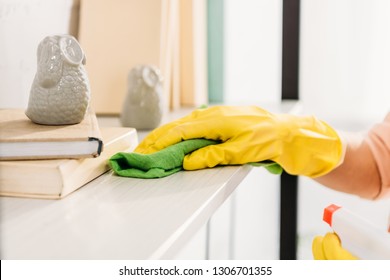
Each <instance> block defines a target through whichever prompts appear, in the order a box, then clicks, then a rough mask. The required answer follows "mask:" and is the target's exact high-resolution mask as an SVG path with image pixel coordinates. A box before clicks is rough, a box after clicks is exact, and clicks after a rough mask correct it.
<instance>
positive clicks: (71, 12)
mask: <svg viewBox="0 0 390 280" xmlns="http://www.w3.org/2000/svg"><path fill="white" fill-rule="evenodd" d="M78 5H79V0H0V76H1V79H0V108H26V107H27V103H28V96H29V94H30V87H31V84H32V81H33V78H34V75H35V70H36V49H37V46H38V44H39V42H40V41H41V40H42V39H43V38H44V37H45V36H47V35H51V34H63V33H70V34H73V35H75V33H76V32H77V11H78V10H77V6H78Z"/></svg>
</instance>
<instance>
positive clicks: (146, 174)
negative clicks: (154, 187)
mask: <svg viewBox="0 0 390 280" xmlns="http://www.w3.org/2000/svg"><path fill="white" fill-rule="evenodd" d="M218 143H219V142H217V141H214V140H208V139H190V140H185V141H182V142H179V143H177V144H174V145H172V146H169V147H167V148H165V149H163V150H160V151H158V152H155V153H153V154H139V153H124V152H120V153H117V154H115V155H113V156H112V157H111V158H110V159H109V164H110V166H111V168H112V169H113V170H114V172H115V173H116V174H117V175H119V176H123V177H134V178H144V179H149V178H161V177H165V176H168V175H171V174H173V173H176V172H178V171H180V170H183V160H184V156H185V155H187V154H189V153H191V152H193V151H195V150H197V149H200V148H203V147H206V146H208V145H215V144H218ZM251 164H252V165H254V166H263V167H264V168H266V169H267V170H268V171H269V172H271V173H273V174H281V173H282V171H283V169H282V168H281V167H280V166H279V164H277V163H274V162H271V161H265V162H259V163H251Z"/></svg>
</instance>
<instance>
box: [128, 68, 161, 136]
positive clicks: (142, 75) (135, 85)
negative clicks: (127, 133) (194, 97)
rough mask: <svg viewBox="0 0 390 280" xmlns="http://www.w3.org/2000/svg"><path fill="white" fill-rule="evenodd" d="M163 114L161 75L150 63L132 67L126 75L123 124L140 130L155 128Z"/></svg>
mask: <svg viewBox="0 0 390 280" xmlns="http://www.w3.org/2000/svg"><path fill="white" fill-rule="evenodd" d="M162 116H163V106H162V77H161V74H160V70H159V69H158V68H157V67H155V66H152V65H141V66H137V67H135V68H133V69H132V70H131V71H130V72H129V76H128V89H127V96H126V99H125V102H124V103H123V108H122V113H121V122H122V125H123V126H127V127H134V128H137V129H140V130H149V129H154V128H156V127H157V126H158V125H159V124H160V122H161V119H162Z"/></svg>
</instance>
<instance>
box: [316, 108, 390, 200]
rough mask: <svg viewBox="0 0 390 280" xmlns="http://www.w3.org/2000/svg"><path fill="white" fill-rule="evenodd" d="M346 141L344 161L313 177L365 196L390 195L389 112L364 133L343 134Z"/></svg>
mask: <svg viewBox="0 0 390 280" xmlns="http://www.w3.org/2000/svg"><path fill="white" fill-rule="evenodd" d="M345 143H346V153H345V158H344V161H343V163H342V164H341V165H340V166H338V167H337V168H335V169H334V170H333V171H331V172H330V173H328V174H326V175H324V176H321V177H318V178H316V180H317V181H318V182H320V183H321V184H323V185H325V186H328V187H330V188H332V189H335V190H338V191H342V192H347V193H352V194H357V195H359V196H361V197H364V198H370V199H375V198H378V197H382V196H384V195H388V194H390V114H389V115H388V116H387V117H386V119H385V120H384V121H383V122H382V123H379V124H377V125H375V126H374V127H373V128H372V129H371V130H370V131H369V132H368V133H367V134H366V135H362V134H355V135H351V134H349V135H346V137H345Z"/></svg>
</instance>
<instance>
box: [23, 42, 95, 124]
mask: <svg viewBox="0 0 390 280" xmlns="http://www.w3.org/2000/svg"><path fill="white" fill-rule="evenodd" d="M37 58H38V65H37V72H36V74H35V78H34V81H33V84H32V86H31V91H30V97H29V102H28V107H27V110H26V115H27V116H28V117H29V118H30V119H31V120H32V121H33V122H35V123H38V124H46V125H68V124H76V123H79V122H81V121H82V120H83V119H84V116H85V114H86V112H87V109H88V107H89V102H90V87H89V80H88V76H87V73H86V70H85V68H84V64H85V54H84V52H83V50H82V49H81V47H80V44H79V43H78V42H77V40H76V39H75V38H74V37H72V36H70V35H54V36H47V37H46V38H44V39H43V40H42V41H41V42H40V44H39V45H38V51H37Z"/></svg>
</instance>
